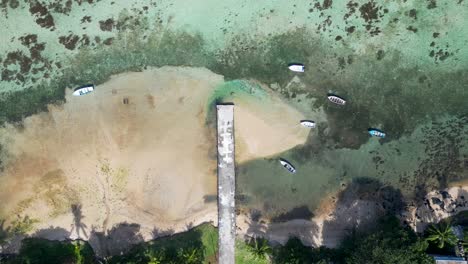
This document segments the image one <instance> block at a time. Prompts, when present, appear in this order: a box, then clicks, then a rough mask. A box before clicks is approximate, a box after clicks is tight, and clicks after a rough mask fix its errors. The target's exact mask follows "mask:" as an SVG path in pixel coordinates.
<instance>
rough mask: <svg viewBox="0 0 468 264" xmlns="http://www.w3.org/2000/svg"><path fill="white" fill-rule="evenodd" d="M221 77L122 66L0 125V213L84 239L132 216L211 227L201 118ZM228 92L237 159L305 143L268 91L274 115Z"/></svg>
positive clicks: (135, 220) (208, 149)
mask: <svg viewBox="0 0 468 264" xmlns="http://www.w3.org/2000/svg"><path fill="white" fill-rule="evenodd" d="M222 82H223V78H222V76H219V75H216V74H213V73H211V72H210V71H208V70H206V69H194V68H171V67H164V68H161V69H151V70H147V71H144V72H135V73H126V74H120V75H117V76H113V77H112V78H111V79H110V80H109V81H108V82H106V83H105V84H103V85H99V86H97V88H96V90H95V92H93V93H92V94H89V95H86V96H82V97H74V96H71V95H70V92H68V94H67V97H66V99H67V102H66V103H65V104H63V105H60V106H52V105H51V106H49V112H48V113H41V114H39V115H34V116H31V117H28V118H26V119H25V120H24V125H23V127H21V128H18V127H14V126H12V125H7V126H5V127H4V128H2V129H1V133H0V134H1V135H2V136H1V142H2V145H4V146H7V152H8V156H9V158H8V162H7V163H6V166H5V170H4V171H3V172H2V175H1V176H2V177H1V180H0V199H1V200H2V202H3V206H2V211H1V215H2V216H10V217H9V218H8V220H10V221H12V220H14V219H17V218H20V219H21V218H24V217H26V216H27V217H29V218H30V219H34V220H35V221H37V222H36V223H35V224H34V228H33V230H31V232H30V233H31V234H34V233H35V232H38V230H40V231H39V232H38V233H39V234H40V236H42V237H46V238H49V239H65V238H71V239H76V238H81V239H85V240H88V239H90V240H91V241H90V242H91V244H93V239H92V236H93V234H94V233H96V232H100V233H104V234H107V232H108V231H109V230H111V229H112V228H113V227H115V226H116V225H118V224H121V223H127V224H137V225H138V226H139V230H138V231H139V233H140V234H141V236H142V237H143V239H144V240H149V239H153V238H155V237H157V236H161V235H167V234H170V233H174V232H180V231H185V230H187V229H188V228H190V227H192V226H196V225H198V224H200V223H202V222H213V224H215V225H216V219H217V216H216V213H217V209H216V152H215V151H216V149H215V143H216V140H215V137H214V135H215V131H213V130H212V129H211V128H209V127H208V126H207V125H206V123H205V119H206V114H207V113H206V104H207V99H208V98H209V96H210V94H211V93H212V92H213V90H214V89H215V87H217V86H219V85H221V84H222ZM270 96H272V94H271V95H270ZM233 100H234V103H236V104H237V103H239V105H240V106H239V107H238V109H237V108H236V109H237V110H236V112H235V116H236V119H235V122H236V128H239V129H238V130H236V140H238V142H244V144H243V146H249V147H248V148H244V149H242V148H241V152H240V153H239V154H238V156H237V158H238V161H240V162H243V161H246V160H248V159H250V158H253V157H255V158H259V157H264V156H268V155H272V154H275V153H277V152H280V151H284V150H285V149H288V148H292V147H294V146H295V145H298V144H301V143H304V142H305V140H306V138H307V134H308V133H307V132H306V130H303V129H301V128H300V127H299V128H297V127H298V126H297V125H296V126H289V123H287V124H286V125H284V124H281V125H278V124H279V123H280V122H278V121H280V119H282V118H286V119H288V120H293V121H289V122H296V120H301V119H302V118H303V116H302V115H301V114H300V113H299V112H298V111H296V110H294V109H292V108H290V107H289V106H288V105H286V104H285V103H283V102H282V101H281V100H279V99H272V98H270V100H272V104H271V105H270V106H271V109H274V111H273V112H274V113H276V112H283V114H282V115H280V116H275V115H273V114H271V113H269V111H268V109H266V108H259V107H255V105H254V104H253V103H252V102H250V103H245V104H243V103H242V98H237V99H233ZM266 133H268V138H267V139H268V140H265V136H264V135H265V134H266ZM283 135H289V138H288V140H285V141H281V138H282V137H283ZM271 142H280V143H278V144H271ZM57 228H62V229H64V230H66V231H67V232H55V231H54V230H56V229H57ZM47 230H50V232H48V231H47ZM66 235H68V237H65V236H66ZM93 247H95V248H98V247H99V246H98V245H93ZM98 251H99V250H98Z"/></svg>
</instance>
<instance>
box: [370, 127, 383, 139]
mask: <svg viewBox="0 0 468 264" xmlns="http://www.w3.org/2000/svg"><path fill="white" fill-rule="evenodd" d="M367 131H369V134H370V135H371V136H373V137H379V138H384V137H385V136H386V134H385V132H383V131H381V130H379V129H376V128H369V129H368V130H367Z"/></svg>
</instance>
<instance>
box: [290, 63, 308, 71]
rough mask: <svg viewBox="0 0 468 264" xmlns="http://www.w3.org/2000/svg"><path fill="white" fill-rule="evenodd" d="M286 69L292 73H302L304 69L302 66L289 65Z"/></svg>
mask: <svg viewBox="0 0 468 264" xmlns="http://www.w3.org/2000/svg"><path fill="white" fill-rule="evenodd" d="M288 68H289V69H290V70H291V71H293V72H304V70H305V67H304V65H302V64H291V65H289V66H288Z"/></svg>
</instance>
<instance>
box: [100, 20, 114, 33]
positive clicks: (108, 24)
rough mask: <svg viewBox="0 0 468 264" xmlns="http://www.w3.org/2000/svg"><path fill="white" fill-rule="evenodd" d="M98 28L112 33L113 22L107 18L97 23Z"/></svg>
mask: <svg viewBox="0 0 468 264" xmlns="http://www.w3.org/2000/svg"><path fill="white" fill-rule="evenodd" d="M99 28H101V30H102V31H112V29H113V28H114V20H113V19H112V18H108V19H107V20H101V21H99Z"/></svg>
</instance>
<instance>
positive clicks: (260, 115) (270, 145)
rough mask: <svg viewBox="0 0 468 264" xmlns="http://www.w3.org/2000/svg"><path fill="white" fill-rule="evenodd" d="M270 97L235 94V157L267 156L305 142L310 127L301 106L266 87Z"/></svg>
mask: <svg viewBox="0 0 468 264" xmlns="http://www.w3.org/2000/svg"><path fill="white" fill-rule="evenodd" d="M263 89H265V90H266V91H268V97H267V98H268V99H267V100H265V101H262V102H260V101H259V100H258V99H255V98H243V97H239V98H236V97H234V98H233V101H234V103H235V105H236V108H235V113H234V122H235V126H236V128H235V137H236V154H237V156H236V158H237V161H238V162H244V161H247V160H251V159H255V158H259V157H267V156H271V155H274V154H276V153H279V152H283V151H286V150H288V149H291V148H292V147H294V146H297V145H301V144H304V143H305V141H306V139H307V135H308V134H309V132H310V129H308V128H305V127H303V126H302V125H300V121H301V120H302V119H305V117H304V115H302V113H300V112H299V111H298V110H296V109H294V108H292V107H290V106H289V105H287V104H286V103H284V102H283V101H282V100H281V99H280V98H278V97H275V96H274V95H273V94H272V92H271V91H270V90H269V88H267V87H263Z"/></svg>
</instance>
